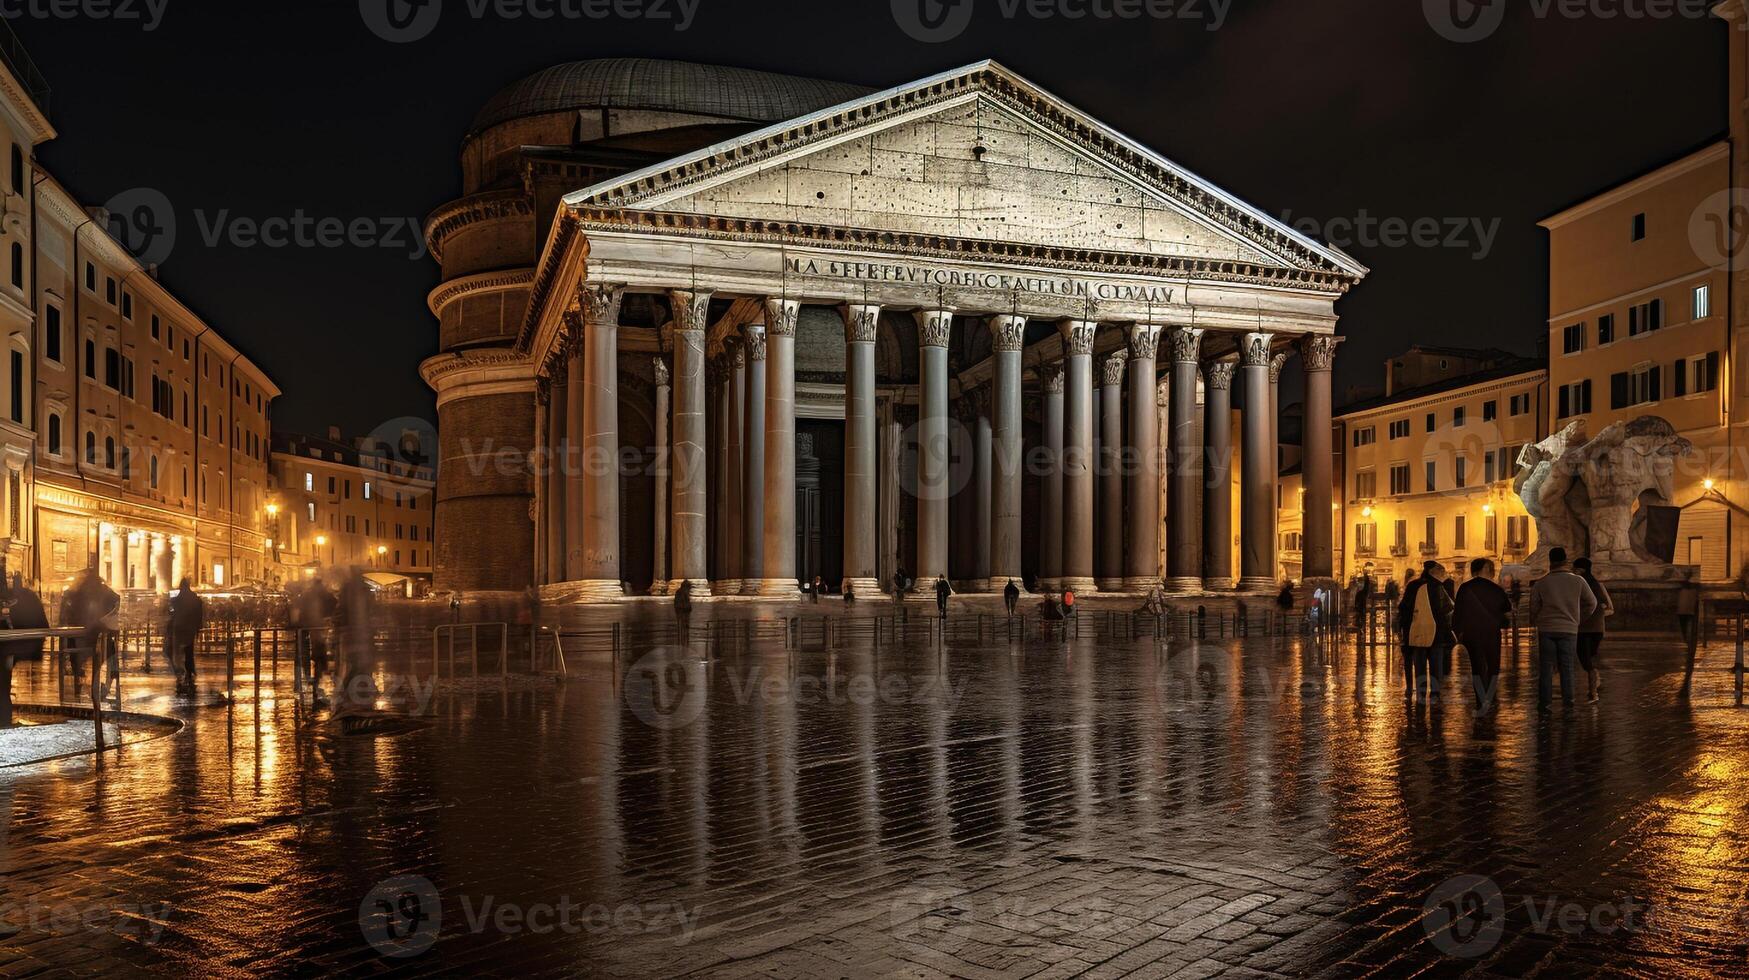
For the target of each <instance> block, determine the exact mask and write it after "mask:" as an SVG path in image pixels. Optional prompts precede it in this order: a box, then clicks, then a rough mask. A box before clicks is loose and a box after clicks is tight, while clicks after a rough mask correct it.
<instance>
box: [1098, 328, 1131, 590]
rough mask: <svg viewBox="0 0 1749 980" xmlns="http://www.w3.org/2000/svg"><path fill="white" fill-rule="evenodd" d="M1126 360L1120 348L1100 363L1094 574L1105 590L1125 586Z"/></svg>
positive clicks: (1127, 359)
mask: <svg viewBox="0 0 1749 980" xmlns="http://www.w3.org/2000/svg"><path fill="white" fill-rule="evenodd" d="M1129 359H1130V355H1129V353H1128V352H1127V351H1121V350H1120V351H1118V352H1117V353H1115V354H1111V355H1109V356H1108V357H1106V359H1105V360H1103V361H1101V362H1100V364H1099V481H1098V482H1099V488H1098V489H1099V554H1098V556H1097V559H1096V561H1095V566H1096V567H1095V571H1094V574H1095V576H1096V577H1097V578H1098V580H1099V588H1100V590H1101V591H1104V592H1121V591H1123V589H1124V560H1123V539H1124V535H1123V467H1124V452H1123V407H1124V406H1123V376H1124V371H1125V369H1126V368H1127V367H1128V366H1129Z"/></svg>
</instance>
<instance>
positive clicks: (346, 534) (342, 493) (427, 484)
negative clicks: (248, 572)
mask: <svg viewBox="0 0 1749 980" xmlns="http://www.w3.org/2000/svg"><path fill="white" fill-rule="evenodd" d="M417 446H418V443H417V442H416V441H415V440H414V437H413V435H412V434H411V433H409V434H407V435H406V436H405V437H404V438H403V439H402V443H401V444H400V445H393V446H391V445H385V444H383V443H382V442H380V441H377V440H373V439H369V438H365V439H357V440H353V441H350V442H348V441H343V440H342V439H341V436H340V432H339V430H338V429H330V430H329V432H328V436H327V437H326V438H318V437H315V436H307V435H297V434H292V433H274V435H273V455H272V488H273V489H272V493H271V498H270V500H269V502H268V505H267V512H268V514H269V521H270V528H271V533H270V543H269V545H268V547H269V551H270V554H271V556H272V558H273V561H274V564H275V574H274V576H273V577H274V578H275V579H276V580H277V581H278V582H279V583H285V582H289V581H292V580H295V579H298V578H308V577H311V576H314V575H316V574H318V573H319V572H320V571H321V570H323V569H327V568H351V567H358V568H362V569H364V570H365V572H366V574H367V575H368V576H369V577H370V578H371V579H372V581H374V582H376V583H377V584H378V585H379V586H381V587H388V588H395V589H400V590H401V591H403V592H404V593H405V594H409V595H416V594H420V593H423V592H424V591H426V590H428V589H429V588H430V584H431V561H432V555H431V549H432V519H433V516H434V512H433V508H432V501H433V497H432V494H433V491H434V490H435V489H436V485H437V484H436V473H435V472H434V471H433V469H432V468H431V467H430V466H429V465H428V464H427V463H425V462H424V461H422V460H419V459H418V449H417Z"/></svg>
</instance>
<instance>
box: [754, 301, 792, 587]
mask: <svg viewBox="0 0 1749 980" xmlns="http://www.w3.org/2000/svg"><path fill="white" fill-rule="evenodd" d="M800 315H801V304H800V303H798V302H796V301H794V300H784V299H774V300H768V301H767V302H766V317H765V558H764V562H763V564H764V569H763V571H764V573H765V576H764V579H763V580H762V581H761V582H760V585H759V594H760V595H763V596H771V597H777V598H792V597H794V596H796V595H798V594H799V591H800V590H799V589H798V588H797V587H796V586H797V582H796V319H797V317H799V316H800Z"/></svg>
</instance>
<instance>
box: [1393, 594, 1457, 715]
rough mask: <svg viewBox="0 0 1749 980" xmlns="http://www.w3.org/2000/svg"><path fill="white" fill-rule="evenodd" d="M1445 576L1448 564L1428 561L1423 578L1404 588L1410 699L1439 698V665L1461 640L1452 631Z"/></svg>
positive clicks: (1401, 611)
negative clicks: (1430, 688)
mask: <svg viewBox="0 0 1749 980" xmlns="http://www.w3.org/2000/svg"><path fill="white" fill-rule="evenodd" d="M1445 577H1446V576H1445V566H1443V565H1441V564H1440V563H1439V562H1436V561H1430V562H1428V563H1427V564H1426V565H1425V566H1423V567H1422V572H1421V577H1420V578H1418V579H1416V580H1415V581H1413V582H1411V583H1409V587H1408V588H1407V589H1405V590H1404V592H1403V602H1402V604H1401V605H1400V606H1399V607H1398V608H1397V618H1398V621H1399V622H1400V623H1402V624H1403V675H1404V677H1403V679H1404V681H1405V687H1406V689H1405V691H1404V697H1405V698H1406V699H1414V700H1417V701H1419V700H1423V699H1426V698H1429V697H1431V698H1432V699H1433V700H1438V699H1439V665H1440V664H1441V663H1442V662H1443V658H1445V657H1449V656H1450V654H1451V648H1452V646H1453V645H1455V644H1456V643H1457V638H1456V637H1455V636H1453V635H1452V631H1451V616H1452V598H1451V593H1450V592H1448V591H1446V588H1445ZM1423 596H1425V600H1423ZM1430 677H1431V679H1432V691H1431V692H1429V690H1428V687H1429V678H1430Z"/></svg>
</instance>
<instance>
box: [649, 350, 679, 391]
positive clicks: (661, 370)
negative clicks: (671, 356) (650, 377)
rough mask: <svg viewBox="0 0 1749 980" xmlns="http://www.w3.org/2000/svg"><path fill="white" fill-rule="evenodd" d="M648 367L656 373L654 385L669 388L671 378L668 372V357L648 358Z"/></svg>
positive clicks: (672, 383)
mask: <svg viewBox="0 0 1749 980" xmlns="http://www.w3.org/2000/svg"><path fill="white" fill-rule="evenodd" d="M650 368H651V370H653V371H654V372H655V373H656V387H658V388H671V387H673V385H674V382H673V379H672V378H670V377H669V374H668V359H667V358H665V357H652V358H650Z"/></svg>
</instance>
